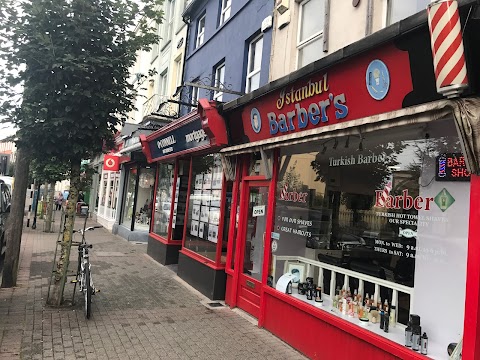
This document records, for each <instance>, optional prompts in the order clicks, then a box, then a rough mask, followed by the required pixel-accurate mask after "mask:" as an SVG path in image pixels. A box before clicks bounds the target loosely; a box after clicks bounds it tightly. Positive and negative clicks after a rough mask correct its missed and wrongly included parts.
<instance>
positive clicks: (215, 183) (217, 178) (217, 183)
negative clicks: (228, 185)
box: [212, 167, 223, 189]
mask: <svg viewBox="0 0 480 360" xmlns="http://www.w3.org/2000/svg"><path fill="white" fill-rule="evenodd" d="M222 180H223V173H222V168H221V167H219V168H215V169H214V170H213V180H212V189H221V188H222Z"/></svg>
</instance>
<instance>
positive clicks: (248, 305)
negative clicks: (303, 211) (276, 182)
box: [235, 176, 271, 318]
mask: <svg viewBox="0 0 480 360" xmlns="http://www.w3.org/2000/svg"><path fill="white" fill-rule="evenodd" d="M258 178H259V177H258V176H255V177H245V178H244V179H243V180H242V190H243V192H244V197H243V200H244V201H243V202H242V203H241V208H240V214H241V215H240V217H241V218H242V220H243V224H242V227H241V228H240V231H239V234H240V237H239V238H237V241H238V243H239V244H238V246H237V249H238V252H237V254H236V257H237V258H238V261H239V266H238V267H235V271H236V272H237V273H238V282H237V298H236V303H237V306H238V307H240V308H241V309H242V310H244V311H246V312H248V313H250V314H251V315H253V316H255V317H257V318H258V317H260V309H261V296H262V283H263V279H264V278H265V279H266V277H264V276H263V275H264V274H263V271H264V268H265V267H264V266H262V280H257V279H254V278H253V277H251V276H249V275H247V274H244V273H243V266H242V264H243V262H244V259H245V244H246V237H247V218H248V209H249V206H248V205H249V199H250V196H249V195H250V189H251V188H252V187H266V188H267V189H271V186H270V185H271V181H270V180H266V179H265V178H263V177H262V178H263V179H262V180H260V179H258ZM270 193H271V192H270V190H269V191H268V198H267V204H266V205H265V206H266V207H267V209H268V210H267V218H266V223H265V240H264V249H265V246H267V240H266V238H268V236H269V234H270V229H269V228H270V227H271V221H270V216H269V204H270ZM262 256H263V257H264V259H265V251H264V252H263V254H262ZM246 282H250V283H253V284H254V288H251V289H250V290H249V291H250V292H251V293H252V294H253V296H255V295H257V296H258V304H255V300H254V299H252V298H251V299H247V298H243V297H242V296H241V288H242V287H244V288H246V287H247V286H246V285H245V286H244V284H245V283H246Z"/></svg>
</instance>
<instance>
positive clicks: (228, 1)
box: [220, 0, 232, 25]
mask: <svg viewBox="0 0 480 360" xmlns="http://www.w3.org/2000/svg"><path fill="white" fill-rule="evenodd" d="M221 3H222V9H221V11H220V25H222V24H223V23H225V21H227V20H228V19H229V18H230V11H231V9H232V0H221Z"/></svg>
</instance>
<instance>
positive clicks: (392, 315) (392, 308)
mask: <svg viewBox="0 0 480 360" xmlns="http://www.w3.org/2000/svg"><path fill="white" fill-rule="evenodd" d="M396 317H397V316H396V307H395V305H392V306H390V326H395V322H396Z"/></svg>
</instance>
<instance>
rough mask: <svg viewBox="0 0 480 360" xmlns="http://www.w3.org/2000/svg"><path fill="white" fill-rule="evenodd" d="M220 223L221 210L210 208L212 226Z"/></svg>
mask: <svg viewBox="0 0 480 360" xmlns="http://www.w3.org/2000/svg"><path fill="white" fill-rule="evenodd" d="M219 223H220V208H216V207H211V208H210V224H214V225H218V224H219Z"/></svg>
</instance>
